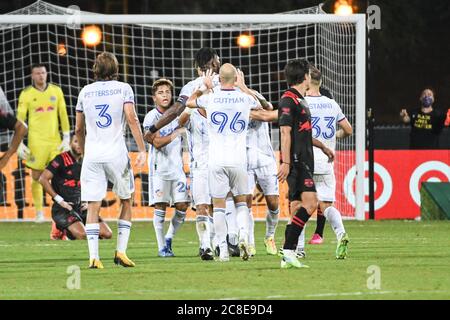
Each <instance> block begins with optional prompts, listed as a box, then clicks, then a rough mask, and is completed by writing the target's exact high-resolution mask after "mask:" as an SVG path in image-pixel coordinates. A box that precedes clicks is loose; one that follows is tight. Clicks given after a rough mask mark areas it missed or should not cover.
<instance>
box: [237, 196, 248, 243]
mask: <svg viewBox="0 0 450 320" xmlns="http://www.w3.org/2000/svg"><path fill="white" fill-rule="evenodd" d="M236 220H237V225H238V228H239V241H244V242H246V243H248V235H249V212H248V208H247V203H246V202H239V203H236Z"/></svg>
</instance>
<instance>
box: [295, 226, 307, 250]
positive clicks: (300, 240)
mask: <svg viewBox="0 0 450 320" xmlns="http://www.w3.org/2000/svg"><path fill="white" fill-rule="evenodd" d="M305 230H306V224H305V226H304V227H303V230H302V233H300V235H299V236H298V242H297V249H296V251H297V252H300V251H304V250H305Z"/></svg>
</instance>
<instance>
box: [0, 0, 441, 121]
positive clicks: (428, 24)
mask: <svg viewBox="0 0 450 320" xmlns="http://www.w3.org/2000/svg"><path fill="white" fill-rule="evenodd" d="M33 2H35V0H16V1H4V0H2V1H1V2H0V14H3V13H6V12H9V11H13V10H17V9H20V8H22V7H24V6H26V5H29V4H31V3H33ZM47 2H50V3H53V4H57V5H60V6H64V7H67V6H70V5H78V6H79V7H80V9H81V10H85V11H92V12H99V13H116V14H120V13H130V14H134V13H139V14H170V13H172V14H188V13H203V14H207V13H215V14H218V13H222V14H227V13H228V14H231V13H241V14H242V13H277V12H282V11H289V10H295V9H300V8H306V7H310V6H314V5H317V4H319V3H322V2H324V3H325V7H324V8H325V10H330V9H331V8H332V5H333V4H334V0H322V1H320V0H296V1H295V0H277V1H274V0H258V1H256V2H255V1H244V0H216V1H198V0H194V1H182V0H164V1H152V0H147V1H131V0H128V1H127V0H95V1H92V0H90V1H89V0H62V1H56V0H47ZM368 4H370V5H372V4H375V5H378V6H379V7H380V8H381V30H371V31H370V34H369V36H370V48H369V49H370V59H368V61H369V62H370V70H369V72H368V75H367V91H366V93H367V106H368V107H371V108H373V109H374V112H375V118H376V123H377V124H399V123H400V122H399V116H398V114H399V112H400V109H401V108H402V107H407V108H411V107H415V106H418V104H419V102H418V99H419V94H420V92H421V90H422V89H423V88H424V87H426V86H431V87H432V88H434V89H435V92H436V100H437V101H436V106H440V107H441V108H443V109H445V110H446V109H447V108H449V107H450V105H449V101H450V90H449V89H450V58H449V55H450V48H449V44H450V41H449V40H450V32H449V30H450V28H449V25H450V23H449V22H450V9H449V8H450V6H449V2H448V0H431V1H424V0H395V1H393V0H389V1H388V0H371V1H367V0H353V7H354V9H355V10H356V11H357V12H360V13H363V12H365V10H366V7H367V5H368Z"/></svg>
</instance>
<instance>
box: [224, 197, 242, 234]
mask: <svg viewBox="0 0 450 320" xmlns="http://www.w3.org/2000/svg"><path fill="white" fill-rule="evenodd" d="M225 213H226V216H225V219H226V221H227V228H228V235H230V234H231V235H237V234H238V232H239V230H238V225H237V221H236V208H235V206H234V201H233V198H228V199H227V201H226V211H225ZM229 237H230V236H229Z"/></svg>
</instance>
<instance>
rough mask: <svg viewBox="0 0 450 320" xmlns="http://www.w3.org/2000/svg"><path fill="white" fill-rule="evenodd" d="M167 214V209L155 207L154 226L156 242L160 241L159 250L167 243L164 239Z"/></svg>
mask: <svg viewBox="0 0 450 320" xmlns="http://www.w3.org/2000/svg"><path fill="white" fill-rule="evenodd" d="M165 216H166V211H165V210H158V209H155V214H154V217H153V228H155V234H156V242H157V243H158V251H161V250H162V249H163V248H164V246H165V245H166V243H165V241H164V217H165Z"/></svg>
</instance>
